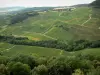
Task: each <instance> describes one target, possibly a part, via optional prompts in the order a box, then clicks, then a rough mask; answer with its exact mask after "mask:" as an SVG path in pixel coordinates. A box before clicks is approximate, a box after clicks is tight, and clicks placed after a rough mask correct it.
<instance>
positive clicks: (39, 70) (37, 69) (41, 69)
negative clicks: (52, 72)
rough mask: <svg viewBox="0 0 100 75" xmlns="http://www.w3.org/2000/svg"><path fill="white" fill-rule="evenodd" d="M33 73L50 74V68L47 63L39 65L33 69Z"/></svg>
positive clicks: (33, 74)
mask: <svg viewBox="0 0 100 75" xmlns="http://www.w3.org/2000/svg"><path fill="white" fill-rule="evenodd" d="M32 75H48V69H47V67H46V66H45V65H39V66H37V67H35V68H34V69H33V70H32Z"/></svg>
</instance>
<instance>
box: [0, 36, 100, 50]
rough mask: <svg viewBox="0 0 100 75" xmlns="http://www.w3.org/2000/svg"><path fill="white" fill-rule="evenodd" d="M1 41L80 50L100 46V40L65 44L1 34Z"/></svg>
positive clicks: (57, 41) (56, 41) (76, 41)
mask: <svg viewBox="0 0 100 75" xmlns="http://www.w3.org/2000/svg"><path fill="white" fill-rule="evenodd" d="M0 41H5V42H8V43H10V44H15V45H28V46H40V47H47V48H56V49H62V50H65V51H78V50H82V49H85V48H100V40H95V41H89V40H75V41H70V42H67V44H65V43H63V42H62V41H59V40H41V41H33V40H29V39H28V38H27V37H14V36H0Z"/></svg>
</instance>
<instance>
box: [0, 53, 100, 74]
mask: <svg viewBox="0 0 100 75" xmlns="http://www.w3.org/2000/svg"><path fill="white" fill-rule="evenodd" d="M4 57H5V58H4ZM2 58H3V59H2ZM41 58H42V59H43V58H44V59H46V60H42V59H41ZM5 60H6V61H7V62H4V61H5ZM41 60H42V61H46V62H41V63H39V62H40V61H41ZM0 61H2V63H0V75H100V71H99V70H100V68H99V67H100V58H99V57H96V56H92V55H82V54H80V55H78V56H67V57H65V56H56V57H36V56H29V55H17V56H12V57H6V56H0ZM32 65H34V66H32Z"/></svg>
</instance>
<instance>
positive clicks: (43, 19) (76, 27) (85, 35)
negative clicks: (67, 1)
mask: <svg viewBox="0 0 100 75" xmlns="http://www.w3.org/2000/svg"><path fill="white" fill-rule="evenodd" d="M97 10H98V11H99V9H97ZM38 13H39V15H38V16H35V17H34V16H33V17H28V18H27V19H25V20H24V21H23V22H19V23H16V24H12V25H7V24H5V23H7V22H10V21H9V20H10V19H9V20H7V21H6V22H5V21H4V23H2V22H3V21H2V22H0V26H1V27H0V28H1V30H0V33H1V34H4V35H10V34H12V35H16V36H27V37H29V38H30V37H31V38H37V39H39V40H45V39H44V38H42V37H45V38H47V39H59V40H73V39H74V40H76V39H88V40H96V39H97V40H99V38H100V34H99V32H100V29H99V25H98V24H97V23H98V21H99V17H94V15H97V12H94V10H93V9H92V8H90V7H77V8H76V9H75V10H73V11H66V12H65V11H63V12H58V11H52V10H49V11H47V12H42V11H41V12H38ZM98 15H99V13H98ZM8 18H9V17H8ZM64 35H65V36H64Z"/></svg>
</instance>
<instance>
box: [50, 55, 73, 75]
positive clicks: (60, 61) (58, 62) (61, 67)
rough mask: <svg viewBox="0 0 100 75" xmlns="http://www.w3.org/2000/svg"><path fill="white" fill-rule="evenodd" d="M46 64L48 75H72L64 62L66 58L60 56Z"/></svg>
mask: <svg viewBox="0 0 100 75" xmlns="http://www.w3.org/2000/svg"><path fill="white" fill-rule="evenodd" d="M51 60H52V61H51V62H50V61H49V62H48V73H49V74H48V75H72V70H71V67H70V66H69V65H68V64H67V63H66V62H65V61H66V58H65V57H63V56H61V57H58V58H55V59H51Z"/></svg>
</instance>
